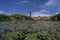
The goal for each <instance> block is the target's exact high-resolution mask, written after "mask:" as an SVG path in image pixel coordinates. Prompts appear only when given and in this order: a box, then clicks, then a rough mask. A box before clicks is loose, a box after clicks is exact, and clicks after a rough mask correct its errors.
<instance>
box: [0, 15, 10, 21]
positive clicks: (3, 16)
mask: <svg viewBox="0 0 60 40" xmlns="http://www.w3.org/2000/svg"><path fill="white" fill-rule="evenodd" d="M8 19H9V16H8V15H5V14H0V21H3V20H8Z"/></svg>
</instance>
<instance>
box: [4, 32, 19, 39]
mask: <svg viewBox="0 0 60 40" xmlns="http://www.w3.org/2000/svg"><path fill="white" fill-rule="evenodd" d="M18 34H19V32H11V33H7V34H4V35H3V36H4V37H5V39H4V40H16V39H17V38H18Z"/></svg>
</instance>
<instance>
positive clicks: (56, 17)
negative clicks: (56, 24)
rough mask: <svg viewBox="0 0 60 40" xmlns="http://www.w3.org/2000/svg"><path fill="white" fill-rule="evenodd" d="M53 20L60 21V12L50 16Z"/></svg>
mask: <svg viewBox="0 0 60 40" xmlns="http://www.w3.org/2000/svg"><path fill="white" fill-rule="evenodd" d="M50 19H51V20H59V21H60V13H58V14H56V15H54V16H51V18H50Z"/></svg>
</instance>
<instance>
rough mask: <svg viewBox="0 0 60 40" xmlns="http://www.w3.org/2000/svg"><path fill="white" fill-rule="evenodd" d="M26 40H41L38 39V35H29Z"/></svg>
mask: <svg viewBox="0 0 60 40" xmlns="http://www.w3.org/2000/svg"><path fill="white" fill-rule="evenodd" d="M25 40H39V39H38V38H37V37H36V34H28V35H27V37H26V38H25Z"/></svg>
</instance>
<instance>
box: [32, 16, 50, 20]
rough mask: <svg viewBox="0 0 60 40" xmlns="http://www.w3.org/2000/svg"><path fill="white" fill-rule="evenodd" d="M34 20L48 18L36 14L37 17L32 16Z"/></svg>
mask: <svg viewBox="0 0 60 40" xmlns="http://www.w3.org/2000/svg"><path fill="white" fill-rule="evenodd" d="M33 19H34V20H47V19H49V18H48V17H47V16H37V17H33Z"/></svg>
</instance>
